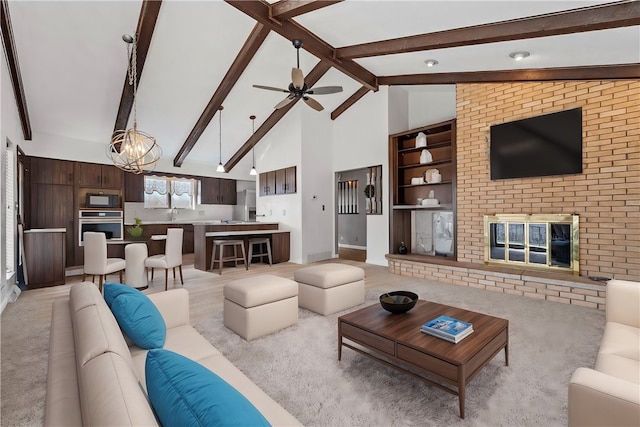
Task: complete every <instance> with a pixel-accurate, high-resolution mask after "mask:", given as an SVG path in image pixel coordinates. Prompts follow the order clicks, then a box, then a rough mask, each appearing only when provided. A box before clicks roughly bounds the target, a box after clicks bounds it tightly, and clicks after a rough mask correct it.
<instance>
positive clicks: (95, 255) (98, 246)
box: [82, 231, 126, 292]
mask: <svg viewBox="0 0 640 427" xmlns="http://www.w3.org/2000/svg"><path fill="white" fill-rule="evenodd" d="M83 246H84V271H83V274H82V281H83V282H84V280H85V278H86V277H87V275H91V281H92V282H94V283H95V278H96V276H98V288H99V289H100V292H102V282H103V281H104V280H106V276H107V274H111V273H115V272H119V273H120V283H122V272H123V271H124V269H125V267H126V262H125V260H124V259H122V258H108V257H107V238H106V236H105V234H104V233H97V232H93V231H85V232H84V234H83Z"/></svg>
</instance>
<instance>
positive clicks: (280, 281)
mask: <svg viewBox="0 0 640 427" xmlns="http://www.w3.org/2000/svg"><path fill="white" fill-rule="evenodd" d="M223 294H224V325H225V326H226V327H227V328H229V329H231V330H232V331H233V332H235V333H236V334H238V335H240V336H241V337H242V338H244V339H246V340H247V341H249V340H252V339H254V338H258V337H261V336H264V335H268V334H271V333H273V332H276V331H279V330H280V329H283V328H286V327H287V326H291V325H295V324H296V323H298V284H297V283H296V282H294V281H293V280H290V279H286V278H284V277H278V276H272V275H269V274H262V275H256V276H252V277H248V278H246V279H238V280H234V281H232V282H230V283H228V284H227V285H225V287H224V291H223Z"/></svg>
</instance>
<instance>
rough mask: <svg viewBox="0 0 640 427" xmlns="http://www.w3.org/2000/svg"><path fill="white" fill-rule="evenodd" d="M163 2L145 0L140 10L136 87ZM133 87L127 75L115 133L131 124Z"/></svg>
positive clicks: (137, 33)
mask: <svg viewBox="0 0 640 427" xmlns="http://www.w3.org/2000/svg"><path fill="white" fill-rule="evenodd" d="M160 6H162V0H143V2H142V7H141V8H140V17H139V18H138V26H137V27H136V34H135V39H136V40H135V43H136V50H137V52H138V55H137V57H136V64H137V66H136V73H137V81H136V85H137V84H138V83H140V77H141V76H142V70H143V69H144V63H145V61H146V60H147V53H148V52H149V46H150V45H151V38H152V37H153V31H154V30H155V27H156V21H157V20H158V14H159V13H160ZM133 96H134V93H133V85H130V84H129V77H128V76H126V75H125V78H124V87H123V88H122V96H121V97H120V106H119V107H118V114H116V123H115V125H114V126H113V132H114V133H115V132H116V131H117V130H121V129H126V128H127V123H128V122H129V115H130V114H131V109H132V108H133Z"/></svg>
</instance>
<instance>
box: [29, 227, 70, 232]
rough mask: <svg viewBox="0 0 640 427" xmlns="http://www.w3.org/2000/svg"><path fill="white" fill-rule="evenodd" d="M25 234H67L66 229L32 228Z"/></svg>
mask: <svg viewBox="0 0 640 427" xmlns="http://www.w3.org/2000/svg"><path fill="white" fill-rule="evenodd" d="M24 232H25V233H66V232H67V229H66V228H32V229H31V230H25V231H24Z"/></svg>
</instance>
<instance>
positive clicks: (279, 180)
mask: <svg viewBox="0 0 640 427" xmlns="http://www.w3.org/2000/svg"><path fill="white" fill-rule="evenodd" d="M284 172H285V170H284V169H278V170H277V171H275V174H276V185H275V191H274V193H275V194H285V193H286V192H287V182H286V179H285V173H284Z"/></svg>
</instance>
